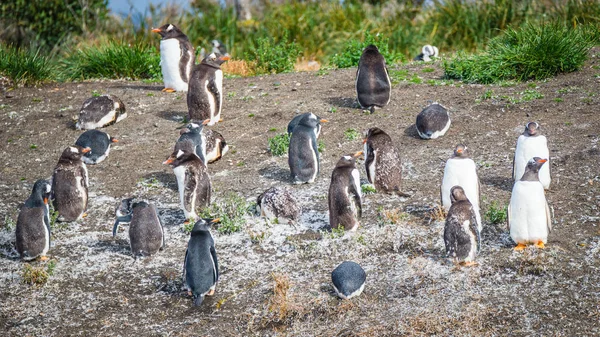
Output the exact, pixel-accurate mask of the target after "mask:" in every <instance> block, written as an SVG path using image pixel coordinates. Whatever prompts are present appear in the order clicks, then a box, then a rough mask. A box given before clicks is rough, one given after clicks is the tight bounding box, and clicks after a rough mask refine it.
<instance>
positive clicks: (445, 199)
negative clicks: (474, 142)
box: [440, 144, 482, 232]
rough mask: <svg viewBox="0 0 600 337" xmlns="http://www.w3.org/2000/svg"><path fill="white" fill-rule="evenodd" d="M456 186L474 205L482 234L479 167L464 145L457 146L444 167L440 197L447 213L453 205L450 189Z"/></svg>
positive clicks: (478, 226)
mask: <svg viewBox="0 0 600 337" xmlns="http://www.w3.org/2000/svg"><path fill="white" fill-rule="evenodd" d="M456 185H458V186H460V187H462V188H463V190H464V191H465V195H466V196H467V199H469V201H470V202H471V205H473V210H474V211H475V217H476V218H477V228H478V229H479V231H480V232H481V229H482V223H481V215H480V213H479V177H478V176H477V167H476V166H475V162H474V161H473V160H472V159H471V158H469V152H468V148H467V147H466V146H465V145H463V144H458V145H456V148H455V149H454V155H453V156H452V157H451V158H450V159H448V160H447V161H446V166H444V177H443V178H442V186H441V188H440V197H441V199H442V207H443V208H444V210H445V211H448V210H449V209H450V206H451V205H452V201H451V200H450V189H452V187H453V186H456Z"/></svg>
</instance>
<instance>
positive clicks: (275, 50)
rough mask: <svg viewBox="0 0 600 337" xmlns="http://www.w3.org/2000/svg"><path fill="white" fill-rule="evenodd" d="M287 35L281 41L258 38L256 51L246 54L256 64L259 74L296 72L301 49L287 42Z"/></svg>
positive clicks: (293, 43)
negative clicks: (295, 68)
mask: <svg viewBox="0 0 600 337" xmlns="http://www.w3.org/2000/svg"><path fill="white" fill-rule="evenodd" d="M287 39H288V37H287V33H286V34H284V35H283V36H282V38H281V40H280V41H275V39H273V38H270V37H269V38H267V37H265V38H258V39H257V44H258V45H257V47H256V49H255V50H254V51H252V52H249V53H246V59H247V60H248V61H251V62H255V63H256V70H257V71H256V72H257V74H274V73H284V72H290V71H292V70H294V64H295V63H296V58H297V57H298V55H300V48H299V47H298V45H296V43H295V42H291V43H288V42H287Z"/></svg>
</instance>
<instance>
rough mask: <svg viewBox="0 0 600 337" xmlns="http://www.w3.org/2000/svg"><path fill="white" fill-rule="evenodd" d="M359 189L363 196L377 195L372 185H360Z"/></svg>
mask: <svg viewBox="0 0 600 337" xmlns="http://www.w3.org/2000/svg"><path fill="white" fill-rule="evenodd" d="M360 189H361V190H362V193H363V194H375V193H377V190H376V189H375V186H373V184H364V185H360Z"/></svg>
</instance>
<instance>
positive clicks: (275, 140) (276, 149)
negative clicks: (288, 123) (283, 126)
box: [268, 133, 290, 156]
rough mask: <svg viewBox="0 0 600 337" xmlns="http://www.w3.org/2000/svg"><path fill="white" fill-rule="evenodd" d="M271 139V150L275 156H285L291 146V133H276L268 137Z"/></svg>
mask: <svg viewBox="0 0 600 337" xmlns="http://www.w3.org/2000/svg"><path fill="white" fill-rule="evenodd" d="M268 141H269V152H271V155H273V156H283V155H285V154H287V153H288V150H289V148H290V135H289V134H287V133H280V134H278V135H275V136H274V137H272V138H269V139H268Z"/></svg>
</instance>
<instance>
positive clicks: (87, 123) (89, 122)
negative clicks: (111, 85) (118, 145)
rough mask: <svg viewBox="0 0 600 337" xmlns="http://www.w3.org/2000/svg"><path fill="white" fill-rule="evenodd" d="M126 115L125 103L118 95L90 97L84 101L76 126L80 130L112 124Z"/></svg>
mask: <svg viewBox="0 0 600 337" xmlns="http://www.w3.org/2000/svg"><path fill="white" fill-rule="evenodd" d="M125 117H127V113H126V112H125V104H123V102H122V101H121V100H120V99H119V98H118V97H117V96H114V95H102V96H98V97H90V98H88V99H86V100H85V101H84V102H83V106H82V107H81V110H80V111H79V119H78V120H77V123H76V124H75V127H76V128H77V129H78V130H81V129H97V128H101V127H105V126H109V125H112V124H114V123H116V122H118V121H120V120H122V119H123V118H125Z"/></svg>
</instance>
